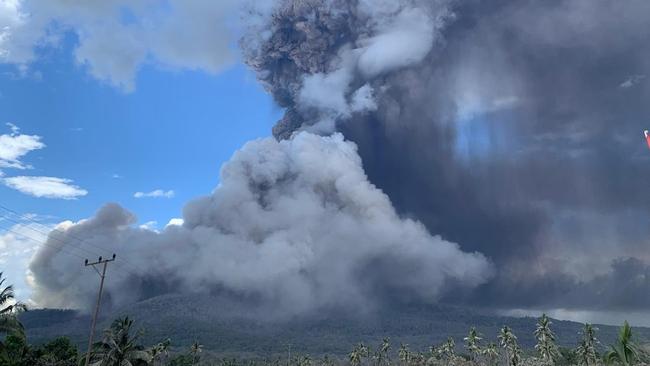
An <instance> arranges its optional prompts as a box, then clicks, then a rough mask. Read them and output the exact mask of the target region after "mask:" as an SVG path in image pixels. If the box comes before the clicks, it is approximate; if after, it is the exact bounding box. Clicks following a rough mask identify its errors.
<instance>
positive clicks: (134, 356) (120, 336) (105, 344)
mask: <svg viewBox="0 0 650 366" xmlns="http://www.w3.org/2000/svg"><path fill="white" fill-rule="evenodd" d="M132 326H133V320H131V319H129V318H128V317H125V318H122V319H117V320H115V321H113V324H111V327H110V328H108V329H106V330H105V331H104V337H103V339H102V340H101V341H100V342H98V343H95V346H94V350H93V353H92V354H91V360H92V361H91V362H92V364H91V365H93V366H145V365H148V364H149V363H150V362H151V361H152V357H151V354H150V352H149V351H147V350H146V349H145V348H144V347H143V346H141V345H139V344H138V338H140V336H141V332H138V333H137V334H136V335H134V336H132V335H131V334H130V332H131V327H132Z"/></svg>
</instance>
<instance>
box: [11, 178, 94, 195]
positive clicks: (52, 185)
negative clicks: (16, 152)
mask: <svg viewBox="0 0 650 366" xmlns="http://www.w3.org/2000/svg"><path fill="white" fill-rule="evenodd" d="M2 182H3V183H4V184H5V185H6V186H7V187H10V188H13V189H15V190H17V191H19V192H22V193H25V194H28V195H30V196H34V197H43V198H60V199H65V200H74V199H77V198H79V197H82V196H85V195H87V194H88V191H86V190H85V189H82V188H80V187H78V186H76V185H74V184H73V182H72V180H70V179H64V178H56V177H32V176H18V177H9V178H4V179H3V180H2Z"/></svg>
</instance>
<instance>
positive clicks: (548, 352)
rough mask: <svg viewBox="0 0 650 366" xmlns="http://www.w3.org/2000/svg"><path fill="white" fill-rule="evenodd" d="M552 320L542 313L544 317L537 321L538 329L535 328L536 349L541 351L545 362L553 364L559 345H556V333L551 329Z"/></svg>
mask: <svg viewBox="0 0 650 366" xmlns="http://www.w3.org/2000/svg"><path fill="white" fill-rule="evenodd" d="M551 324H552V322H551V320H550V319H549V318H548V316H546V314H542V317H541V318H540V319H539V321H538V322H537V329H535V332H534V334H535V339H537V344H536V345H535V350H537V352H538V353H539V355H540V356H541V358H542V362H543V363H545V364H553V362H554V360H555V359H556V358H557V356H558V350H557V346H556V345H555V334H553V331H552V330H551Z"/></svg>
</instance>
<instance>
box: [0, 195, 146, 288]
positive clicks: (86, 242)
mask: <svg viewBox="0 0 650 366" xmlns="http://www.w3.org/2000/svg"><path fill="white" fill-rule="evenodd" d="M0 209H3V210H5V211H8V212H10V213H12V214H13V215H15V216H18V217H20V218H21V219H23V220H26V221H29V222H31V223H34V224H36V225H38V226H39V227H43V228H45V229H46V230H47V232H42V231H40V230H36V229H35V228H33V227H31V226H27V225H26V226H25V227H26V228H28V229H30V230H32V231H35V232H38V233H40V234H43V235H46V236H48V237H49V238H51V239H53V240H57V241H59V242H62V243H64V244H68V242H67V241H64V240H62V239H60V238H57V237H55V236H49V235H50V233H51V232H59V233H62V234H65V235H66V237H69V238H71V239H74V240H76V241H77V242H78V243H79V246H76V248H78V249H80V250H83V251H84V252H86V253H88V254H90V255H91V256H99V255H100V254H101V253H102V252H104V253H105V252H106V248H102V247H100V246H98V245H94V244H93V243H91V242H89V241H88V240H85V239H81V238H79V237H77V236H75V235H73V234H72V233H69V232H64V231H62V230H59V229H56V228H51V227H48V226H47V225H43V224H42V223H40V222H38V221H36V220H34V219H33V218H31V217H30V216H28V215H25V214H21V213H20V212H18V211H16V210H13V209H11V208H9V207H7V206H4V205H2V204H0ZM2 217H3V218H5V219H7V220H9V221H12V222H14V223H17V224H23V222H22V221H17V220H15V219H11V218H9V217H8V216H6V215H3V216H2ZM81 244H86V245H88V246H90V247H93V248H95V249H96V250H99V251H100V253H97V252H93V251H91V250H89V249H86V248H83V247H81ZM121 262H122V263H116V265H117V266H118V267H120V268H122V269H124V270H126V271H127V272H130V273H131V274H133V275H136V274H135V273H134V272H132V271H130V270H128V269H126V268H125V266H126V267H130V268H131V269H132V270H137V267H136V266H135V265H133V264H131V263H129V262H128V261H127V260H126V259H122V260H121Z"/></svg>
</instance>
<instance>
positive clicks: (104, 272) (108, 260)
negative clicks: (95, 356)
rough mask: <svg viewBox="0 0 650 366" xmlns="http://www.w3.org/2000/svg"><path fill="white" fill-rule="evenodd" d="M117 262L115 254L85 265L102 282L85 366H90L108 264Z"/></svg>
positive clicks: (91, 327) (86, 262)
mask: <svg viewBox="0 0 650 366" xmlns="http://www.w3.org/2000/svg"><path fill="white" fill-rule="evenodd" d="M114 260H115V254H113V258H111V259H102V257H99V259H98V260H97V262H93V263H88V259H86V261H85V262H84V265H85V266H86V267H88V266H92V267H93V269H94V270H95V272H97V274H98V275H99V277H100V278H101V281H100V282H99V295H97V304H96V305H95V314H94V315H93V322H92V325H91V326H90V337H89V338H88V353H86V363H85V366H88V364H90V351H91V350H92V347H93V337H94V336H95V324H96V323H97V314H99V303H100V302H101V301H102V291H103V290H104V278H105V277H106V266H107V265H108V262H112V261H114ZM98 264H103V266H102V267H103V268H102V271H101V272H100V271H99V270H98V269H97V267H95V265H98Z"/></svg>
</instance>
